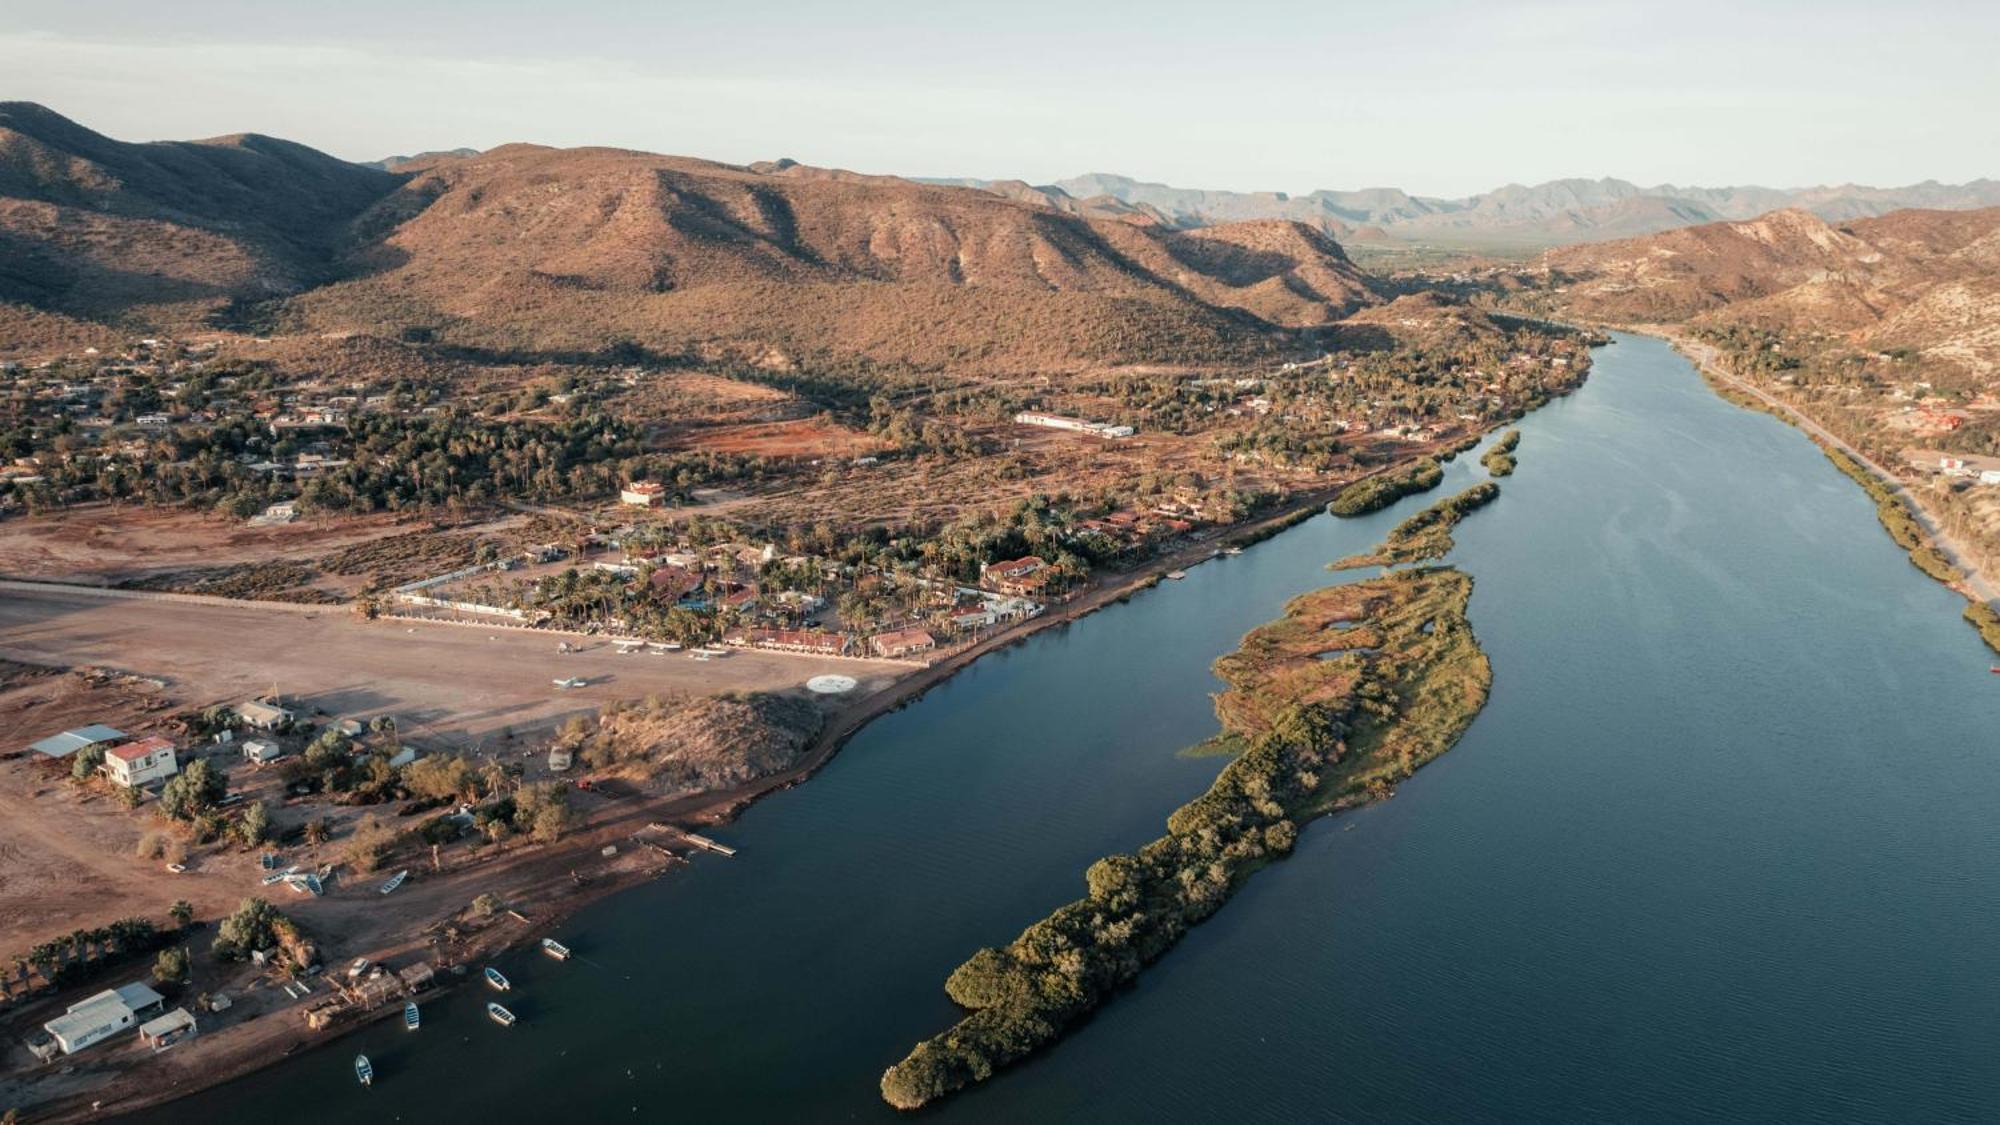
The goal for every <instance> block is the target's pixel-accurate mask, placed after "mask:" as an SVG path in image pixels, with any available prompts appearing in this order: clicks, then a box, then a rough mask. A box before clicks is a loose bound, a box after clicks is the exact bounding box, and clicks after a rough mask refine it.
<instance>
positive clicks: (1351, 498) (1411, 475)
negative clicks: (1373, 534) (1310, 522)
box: [1326, 457, 1444, 516]
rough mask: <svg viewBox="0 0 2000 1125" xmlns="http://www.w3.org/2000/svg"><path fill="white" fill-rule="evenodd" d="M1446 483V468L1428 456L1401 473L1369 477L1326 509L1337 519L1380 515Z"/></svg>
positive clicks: (1332, 501)
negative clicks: (1396, 505) (1388, 508)
mask: <svg viewBox="0 0 2000 1125" xmlns="http://www.w3.org/2000/svg"><path fill="white" fill-rule="evenodd" d="M1442 483H1444V466H1443V465H1440V464H1438V463H1437V459H1436V458H1434V457H1425V458H1422V459H1420V460H1418V461H1417V463H1416V464H1414V465H1411V466H1410V467H1409V469H1408V470H1406V471H1404V472H1400V473H1389V474H1384V475H1382V476H1379V477H1368V478H1366V479H1364V480H1358V481H1355V482H1354V483H1353V484H1350V485H1348V486H1347V487H1346V488H1343V489H1341V490H1340V492H1339V493H1338V494H1336V495H1335V496H1334V498H1333V499H1332V500H1330V501H1328V502H1327V505H1326V510H1327V511H1329V512H1331V513H1333V514H1334V515H1336V516H1365V515H1367V514H1368V513H1370V512H1379V511H1381V510H1382V509H1383V508H1386V507H1388V506H1389V505H1391V504H1394V503H1395V502H1396V501H1398V500H1401V499H1402V498H1403V497H1405V496H1412V495H1415V494H1416V493H1419V492H1429V491H1430V490H1431V489H1433V488H1436V487H1437V486H1438V485H1440V484H1442Z"/></svg>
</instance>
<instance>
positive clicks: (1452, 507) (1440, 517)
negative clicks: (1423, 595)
mask: <svg viewBox="0 0 2000 1125" xmlns="http://www.w3.org/2000/svg"><path fill="white" fill-rule="evenodd" d="M1499 498H1500V486H1499V485H1497V484H1494V483H1493V482H1492V481H1482V482H1480V483H1478V484H1475V485H1473V486H1472V487H1471V488H1468V489H1466V490H1465V491H1464V492H1461V493H1459V494H1458V495H1456V496H1449V497H1446V498H1445V499H1443V500H1440V501H1438V502H1437V503H1435V504H1432V505H1431V506H1430V507H1428V508H1425V509H1424V510H1423V511H1421V512H1418V513H1417V514H1416V515H1414V516H1411V517H1410V518H1409V519H1406V520H1404V521H1403V522H1402V523H1399V524H1397V525H1396V526H1395V528H1394V530H1392V531H1390V532H1389V538H1387V539H1385V540H1383V541H1382V543H1381V544H1379V545H1378V546H1377V547H1376V548H1375V550H1373V551H1371V552H1369V553H1368V554H1365V555H1349V556H1348V557H1346V558H1344V559H1341V560H1339V561H1338V562H1335V563H1333V564H1331V566H1330V568H1329V569H1332V570H1357V569H1359V568H1361V567H1364V566H1396V565H1398V564H1401V563H1415V562H1429V561H1432V560H1435V559H1441V558H1443V557H1445V555H1447V554H1449V553H1451V548H1452V537H1451V529H1452V528H1454V527H1456V526H1458V521H1460V520H1462V519H1464V518H1465V517H1467V516H1469V515H1471V514H1472V513H1474V512H1476V511H1478V510H1479V509H1481V508H1484V507H1485V506H1486V505H1488V504H1491V503H1492V502H1493V501H1495V500H1497V499H1499Z"/></svg>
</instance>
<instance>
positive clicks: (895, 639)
mask: <svg viewBox="0 0 2000 1125" xmlns="http://www.w3.org/2000/svg"><path fill="white" fill-rule="evenodd" d="M868 643H869V645H870V646H871V647H873V648H874V649H875V655H877V656H881V657H886V658H888V659H891V660H894V659H898V658H900V657H905V656H914V655H916V654H917V653H920V652H929V651H930V650H932V649H934V648H936V647H937V638H936V637H933V636H931V635H930V633H929V632H928V631H927V630H923V629H897V630H896V631H894V632H891V633H878V634H876V635H875V636H873V637H870V638H868Z"/></svg>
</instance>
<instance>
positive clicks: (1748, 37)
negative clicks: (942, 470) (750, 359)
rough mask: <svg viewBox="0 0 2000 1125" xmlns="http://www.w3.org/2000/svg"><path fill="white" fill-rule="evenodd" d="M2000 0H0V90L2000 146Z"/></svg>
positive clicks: (735, 150)
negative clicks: (1129, 1) (448, 0)
mask: <svg viewBox="0 0 2000 1125" xmlns="http://www.w3.org/2000/svg"><path fill="white" fill-rule="evenodd" d="M1996 48H2000V2H1995V0H1981V2H1971V0H1900V2H1896V3H1883V2H1881V0H1873V2H1870V3H1865V4H1864V3H1850V2H1848V0H1780V2H1764V0H1733V2H1729V3H1714V2H1711V0H1685V2H1680V3H1672V4H1664V3H1620V2H1618V0H1589V2H1579V3H1570V2H1548V3H1508V2H1506V0H1430V2H1425V3H1410V2H1399V0H1373V2H1371V3H1367V4H1350V3H1345V2H1341V0H1306V2H1300V0H1294V2H1285V3H1279V2H1272V0H1234V2H1232V0H1207V2H1205V3H1201V4H1184V3H1180V2H1178V0H1155V2H1153V3H1149V4H1145V5H1115V4H1103V3H1090V2H1087V0H1064V2H1061V3H1049V2H1045V0H1000V2H995V0H984V2H981V3H958V2H956V0H873V2H868V3H839V2H833V0H822V2H817V3H814V2H805V0H761V2H757V0H707V2H704V3H699V4H690V3H682V2H667V3H654V4H645V3H638V2H632V3H621V2H618V0H569V2H568V3H564V2H563V0H537V2H535V3H528V2H525V0H483V2H479V3H461V4H445V3H439V2H436V0H340V2H338V3H325V2H320V3H311V4H306V3H298V2H288V0H60V2H54V0H0V98H19V99H26V100H31V101H39V102H42V103H44V104H46V105H48V106H50V107H51V108H54V109H56V110H58V111H59V112H62V113H64V114H66V115H68V116H70V117H72V118H75V119H77V120H78V121H81V122H82V123H84V124H85V125H88V126H90V127H92V128H95V129H97V130H99V131H100V132H105V133H109V134H111V135H112V136H115V137H119V138H122V139H127V140H154V139H162V138H177V137H200V136H212V135H216V134H220V133H233V132H246V131H248V132H259V133H270V134H274V135H277V136H282V137H286V138H289V139H292V140H297V141H302V142H304V143H306V144H310V145H314V146H316V147H318V148H322V149H325V150H327V151H329V152H332V153H334V154H336V155H339V156H344V157H348V158H350V159H357V160H366V159H374V158H378V157H381V156H385V155H389V154H391V153H402V152H414V151H418V150H421V149H434V148H453V147H457V146H460V145H471V146H473V147H476V148H487V147H490V146H493V145H496V144H500V143H503V142H507V141H536V142H540V143H544V144H556V145H575V144H612V145H620V146H625V147H630V148H643V149H649V150H654V151H660V152H673V153H683V154H688V155H694V156H706V157H711V158H714V159H719V160H726V161H730V162H733V163H741V162H747V161H751V160H758V159H767V158H775V157H779V156H790V157H792V158H794V159H797V160H802V161H805V162H807V163H810V164H829V165H836V166H840V167H846V168H853V169H857V170H861V171H869V172H890V173H897V174H902V175H934V176H943V175H966V176H984V177H1015V176H1018V177H1021V178H1024V179H1029V180H1034V181H1038V182H1043V181H1047V180H1051V179H1056V178H1059V177H1062V176H1067V175H1074V174H1076V173H1080V172H1085V171H1111V172H1122V173H1125V174H1128V175H1133V176H1138V177H1140V178H1143V179H1154V180H1164V181H1167V182H1169V183H1174V184H1179V185H1182V186H1190V187H1212V188H1232V189H1239V190H1253V189H1256V190H1281V191H1292V192H1304V191H1309V190H1311V189H1313V188H1316V187H1328V188H1358V187H1368V186H1380V185H1393V186H1397V187H1404V188H1407V189H1409V190H1412V191H1417V192H1421V193H1427V194H1441V195H1444V194H1448V195H1458V194H1464V193H1469V192H1473V191H1478V190H1483V189H1485V188H1489V187H1493V186H1495V185H1497V184H1500V183H1504V182H1507V181H1520V182H1534V181H1540V180H1546V179H1552V178H1555V177H1559V176H1604V175H1611V176H1620V177H1624V178H1626V179H1631V180H1635V181H1638V182H1641V183H1647V184H1651V183H1658V182H1662V181H1672V182H1677V183H1698V184H1703V185H1720V184H1740V183H1760V184H1765V185H1768V186H1796V185H1801V184H1813V183H1822V182H1844V181H1858V182H1863V183H1875V184H1901V183H1906V182H1911V181H1916V180H1922V179H1928V178H1936V179H1940V180H1949V181H1960V180H1966V179H1972V178H1975V177H1980V176H2000V112H1996V111H2000V65H1996V64H1995V59H1994V56H1995V52H1996Z"/></svg>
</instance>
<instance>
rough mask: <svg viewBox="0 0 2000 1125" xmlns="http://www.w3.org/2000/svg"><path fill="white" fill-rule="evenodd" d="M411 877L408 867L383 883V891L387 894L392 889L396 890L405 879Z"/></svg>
mask: <svg viewBox="0 0 2000 1125" xmlns="http://www.w3.org/2000/svg"><path fill="white" fill-rule="evenodd" d="M409 877H410V872H409V869H408V868H405V869H403V870H401V871H398V872H396V874H395V876H394V877H393V878H391V879H390V880H389V881H388V882H386V883H384V884H382V893H383V894H385V895H386V894H388V893H389V892H390V891H393V890H395V889H396V888H397V887H400V886H402V885H403V880H405V879H408V878H409Z"/></svg>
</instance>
